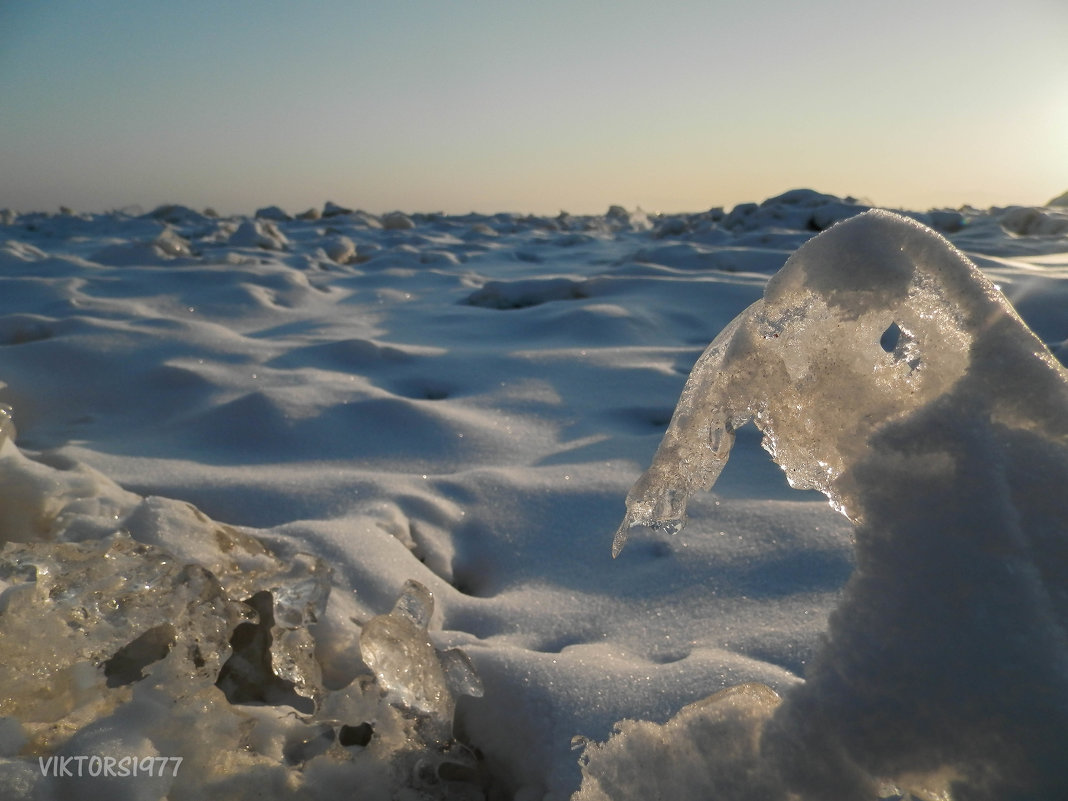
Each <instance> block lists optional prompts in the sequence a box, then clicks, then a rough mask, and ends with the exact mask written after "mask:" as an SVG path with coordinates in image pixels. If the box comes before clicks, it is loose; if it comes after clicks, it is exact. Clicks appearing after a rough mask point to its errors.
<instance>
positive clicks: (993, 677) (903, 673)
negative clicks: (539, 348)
mask: <svg viewBox="0 0 1068 801" xmlns="http://www.w3.org/2000/svg"><path fill="white" fill-rule="evenodd" d="M750 419H751V420H753V421H754V422H755V423H756V425H757V427H758V428H759V429H760V430H761V431H762V432H763V435H764V440H763V442H764V447H765V448H766V449H767V450H768V451H769V452H770V453H771V454H772V457H773V458H774V459H775V461H776V462H778V464H779V465H780V466H781V467H782V468H783V470H784V471H785V472H786V475H787V477H788V479H789V481H790V483H791V485H792V486H794V487H797V488H815V489H819V490H821V491H822V492H824V493H825V494H826V495H827V496H828V497H829V498H830V501H831V504H832V505H833V506H834V507H835V508H836V509H838V510H839V511H841V512H842V513H843V514H845V515H846V516H847V517H848V518H849V519H850V520H851V521H853V522H854V523H855V525H856V569H855V572H854V575H853V576H852V578H851V579H850V581H849V584H848V585H847V587H846V589H845V591H844V594H843V598H842V600H841V602H840V605H839V606H838V608H837V609H836V610H835V612H834V613H833V615H832V616H831V619H830V623H829V630H828V632H827V634H826V637H825V641H824V643H823V645H822V649H821V651H820V653H819V654H818V656H817V658H816V660H815V661H814V663H813V664H812V665H811V667H810V669H809V672H808V675H807V677H806V682H805V683H804V684H803V685H800V686H799V687H797V688H795V689H793V690H791V691H790V692H789V693H788V694H787V695H786V696H785V698H784V699H783V700H782V702H781V703H778V701H777V699H774V698H772V697H771V696H769V695H768V694H767V693H760V692H755V691H753V690H749V691H747V692H745V693H740V694H733V695H728V696H726V697H722V694H721V696H717V697H714V698H713V699H709V702H708V703H707V704H704V705H703V706H701V708H700V709H699V710H697V711H693V710H691V711H690V712H688V713H687V714H688V718H687V723H686V724H685V725H682V724H681V723H677V722H674V721H672V722H669V723H668V724H665V725H664V727H663V729H662V731H661V732H660V735H661V737H666V738H668V739H670V738H672V737H675V738H679V739H680V740H687V741H688V740H691V739H692V738H694V737H697V736H704V737H705V740H706V742H705V747H704V748H703V749H702V752H703V753H709V754H712V753H713V752H715V756H714V760H715V763H716V769H715V770H714V771H712V772H711V773H708V774H707V775H704V776H703V777H698V778H696V779H694V783H691V784H686V783H685V782H686V781H688V780H685V779H683V780H679V779H678V776H679V774H677V773H673V772H672V771H671V770H670V769H669V768H665V767H664V766H665V765H670V764H671V762H670V760H667V761H665V760H659V761H658V760H657V759H656V758H655V757H654V756H653V754H652V752H650V751H648V749H645V747H644V746H643V745H642V742H644V740H643V739H642V737H640V736H638V735H637V734H635V733H632V730H631V729H629V728H627V726H632V724H625V725H624V724H621V729H620V733H618V734H617V735H616V736H615V738H614V739H613V740H612V741H610V742H609V743H608V744H606V745H604V746H592V747H591V748H590V749H588V750H587V753H586V755H585V756H584V760H585V762H586V764H585V766H584V781H583V788H582V790H581V791H580V793H579V794H578V795H577V796H576V798H579V799H595V798H598V799H599V798H613V799H617V801H618V799H623V798H639V797H641V798H646V797H648V794H646V793H645V791H644V790H642V791H640V792H639V791H638V790H637V787H638V786H639V785H640V786H642V787H645V786H646V785H648V784H649V782H650V781H652V779H651V778H650V777H651V776H654V775H655V776H657V777H658V781H660V782H662V783H661V784H660V785H659V787H660V793H661V794H662V795H663V797H677V798H682V797H704V796H708V795H711V796H714V797H717V798H722V799H742V798H754V797H757V796H759V797H760V798H765V799H772V798H782V799H786V798H802V799H818V798H835V799H838V801H849V799H872V798H877V797H883V796H885V795H887V794H890V795H892V794H893V793H895V792H897V791H898V789H900V790H901V791H906V790H907V791H909V792H912V793H913V794H914V795H916V796H917V797H921V798H932V799H933V798H939V799H944V798H953V799H969V801H975V800H976V799H984V800H985V799H989V800H990V801H993V800H994V799H1005V798H1024V797H1026V798H1053V797H1064V795H1065V793H1066V792H1068V771H1066V770H1065V767H1064V761H1063V760H1064V754H1065V753H1068V496H1066V494H1065V492H1064V487H1065V486H1066V485H1068V373H1066V371H1065V369H1064V368H1063V367H1061V366H1060V365H1059V364H1058V363H1057V362H1056V361H1055V360H1054V359H1053V357H1052V355H1051V354H1050V353H1049V351H1048V350H1047V349H1046V348H1045V347H1044V346H1043V345H1042V343H1041V342H1040V341H1039V339H1038V338H1037V337H1036V336H1035V335H1034V334H1033V333H1032V332H1031V331H1030V330H1029V329H1028V328H1027V327H1026V326H1025V325H1024V323H1023V322H1022V321H1021V320H1020V318H1019V317H1018V316H1017V314H1016V313H1015V311H1014V310H1013V309H1012V308H1011V306H1010V305H1009V304H1008V302H1007V301H1006V300H1005V298H1004V297H1003V296H1002V295H1001V294H1000V292H999V291H998V290H997V289H996V288H995V287H994V286H993V284H991V283H990V281H989V280H987V279H986V278H985V277H984V276H983V275H982V274H981V273H980V272H979V270H978V269H977V268H976V267H975V266H974V265H973V264H972V263H971V262H970V261H969V260H968V259H967V258H966V257H965V256H964V255H963V254H962V253H960V252H959V251H958V250H957V249H956V248H954V247H953V246H952V245H950V244H949V243H948V242H947V241H946V240H945V239H943V238H942V237H941V236H939V235H938V234H936V233H935V232H933V231H931V230H930V229H928V228H925V227H924V226H922V225H920V224H919V223H916V222H914V221H911V220H907V219H905V218H902V217H900V216H897V215H895V214H891V213H888V212H884V211H870V212H866V213H864V214H862V215H859V216H855V217H853V218H851V219H849V220H847V221H845V222H842V223H840V224H839V225H837V226H835V227H833V228H831V229H829V230H828V231H827V232H825V233H823V234H821V235H819V236H817V237H815V238H814V239H812V240H810V241H809V242H808V243H806V244H805V245H803V246H802V247H801V248H800V249H799V250H798V251H797V252H796V253H795V254H794V255H793V256H792V257H791V258H790V259H789V260H788V261H787V263H786V264H785V266H784V267H783V268H782V270H781V271H780V272H779V273H777V274H776V275H775V276H774V277H773V278H772V279H771V280H770V281H769V283H768V285H767V288H766V291H765V295H764V298H763V300H761V301H758V302H757V303H755V304H753V305H752V306H750V307H749V308H748V309H747V310H746V311H744V312H743V313H742V314H740V315H739V316H738V317H737V318H736V319H735V320H734V321H733V322H732V323H731V324H730V325H728V326H727V328H725V329H724V331H723V332H722V333H721V334H720V335H719V336H718V337H717V338H716V339H715V340H714V341H713V342H712V344H711V345H709V347H708V348H707V350H706V351H705V352H704V354H703V355H702V356H701V357H700V359H699V360H698V361H697V363H696V365H695V366H694V368H693V371H692V372H691V374H690V378H689V380H688V381H687V383H686V386H685V388H684V389H683V392H682V396H681V398H680V400H679V403H678V406H677V408H676V410H675V414H674V417H673V418H672V421H671V424H670V426H669V427H668V430H667V433H666V434H665V436H664V439H663V441H662V443H661V445H660V448H659V450H658V451H657V453H656V456H655V457H654V459H653V463H652V465H651V466H650V468H649V469H648V470H647V471H646V472H645V473H644V474H643V475H642V477H641V478H640V479H639V480H638V482H637V483H636V484H635V486H634V487H633V489H632V490H631V492H630V493H629V495H628V497H627V513H626V516H625V518H624V521H623V524H622V525H621V526H620V529H619V531H618V532H617V534H616V538H615V542H614V543H613V553H618V552H619V550H620V549H621V548H622V547H623V544H624V543H625V541H626V536H627V532H628V530H629V529H630V528H631V527H632V526H636V525H646V526H652V527H654V528H656V527H662V528H667V529H669V530H677V529H678V528H680V527H681V526H682V525H683V523H684V520H685V509H686V501H687V499H688V498H689V496H690V495H691V494H692V493H694V492H696V491H697V490H700V489H707V488H709V487H711V486H712V484H713V483H714V482H715V481H716V479H717V477H718V476H719V474H720V471H721V470H722V469H723V466H724V464H725V463H726V461H727V457H728V455H729V453H730V448H731V445H732V443H733V440H734V432H735V430H736V429H737V428H738V427H739V426H741V425H743V424H744V423H745V422H747V421H748V420H750ZM769 692H770V691H769ZM688 709H690V708H688ZM731 710H733V711H731ZM739 710H741V711H739ZM680 714H681V713H680ZM695 716H696V719H697V721H698V723H695V722H694V720H695ZM701 720H704V721H706V724H707V725H704V727H703V728H702V724H700V721H701ZM725 720H726V721H728V723H730V721H734V723H731V724H730V725H727V724H725V723H724V721H725ZM739 721H741V722H739ZM754 721H756V722H754ZM743 723H744V725H743ZM643 725H646V724H643ZM647 725H652V724H647ZM695 726H696V728H697V729H699V730H700V731H701V732H703V735H699V734H695ZM709 727H712V728H714V729H715V730H716V731H721V730H722V731H724V732H734V733H735V735H737V733H738V732H739V731H742V732H747V734H745V736H744V737H741V739H739V737H740V735H738V736H734V735H732V736H731V737H727V736H726V735H723V736H720V735H715V734H714V733H713V734H712V735H710V734H709V732H710V731H712V729H710V728H709ZM644 736H645V737H648V735H647V734H646V735H644ZM628 738H630V739H631V740H632V741H633V746H634V747H633V748H628V743H627V741H628ZM724 753H733V755H734V756H732V757H731V758H729V759H728V758H725V757H724ZM712 758H713V757H712V756H710V757H709V759H712ZM662 768H663V769H662ZM639 773H640V774H641V777H642V778H641V782H639V784H632V782H630V781H629V780H628V779H627V777H628V776H632V777H635V778H634V781H635V782H637V781H638V780H637V778H636V775H637V774H639ZM687 775H690V774H687ZM677 780H678V781H681V782H682V784H681V785H680V784H678V783H677ZM754 786H759V787H760V788H761V789H760V792H759V793H758V794H757V796H754V795H753V794H752V792H750V791H749V790H746V789H745V788H752V787H754ZM609 788H615V789H614V790H612V789H609ZM627 788H633V789H635V792H636V794H632V793H630V792H629V790H628V789H627ZM646 789H647V788H646Z"/></svg>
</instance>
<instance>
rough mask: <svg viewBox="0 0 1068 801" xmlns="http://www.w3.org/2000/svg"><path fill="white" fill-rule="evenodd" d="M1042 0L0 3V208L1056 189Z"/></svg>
mask: <svg viewBox="0 0 1068 801" xmlns="http://www.w3.org/2000/svg"><path fill="white" fill-rule="evenodd" d="M1066 43H1068V3H1065V2H1064V0H1017V2H1014V3H1011V4H1010V3H1003V2H1002V3H995V2H984V3H977V2H974V1H973V2H964V0H899V1H898V2H893V3H887V2H883V1H882V0H880V1H879V2H871V1H870V0H854V1H853V2H851V3H848V4H846V3H842V2H841V0H806V2H797V0H746V2H739V0H730V2H723V1H722V0H700V1H698V0H657V2H655V3H654V2H651V0H645V2H636V1H634V0H614V1H613V2H593V1H592V0H541V1H540V2H536V1H533V0H526V1H525V2H521V3H520V2H511V1H510V0H487V1H486V2H483V1H482V0H388V2H386V1H385V0H378V2H375V3H367V2H362V1H361V0H320V1H317V0H305V2H300V3H294V2H274V1H273V0H251V1H249V2H228V1H227V0H211V2H202V1H201V0H181V2H175V0H166V2H157V0H139V1H138V2H136V3H130V2H128V0H51V1H50V2H47V3H44V2H21V1H20V0H0V208H3V207H9V208H13V209H17V210H20V211H30V210H39V211H55V210H57V209H58V207H59V206H61V205H65V206H68V207H71V208H73V209H75V210H79V211H92V212H96V211H106V210H110V209H119V208H128V207H133V206H139V207H141V208H143V209H145V210H149V209H152V208H154V207H156V206H158V205H160V204H162V203H181V204H184V205H188V206H192V207H194V208H205V207H211V208H214V209H215V210H217V211H218V212H220V213H223V214H233V213H251V212H252V211H254V210H255V209H257V208H259V207H262V206H266V205H279V206H282V207H283V208H284V209H286V210H287V211H290V212H291V213H296V212H300V211H303V210H304V209H307V208H309V207H313V206H316V207H321V206H322V204H323V203H324V202H325V201H327V200H330V201H333V202H336V203H339V204H342V205H345V206H349V207H352V208H362V209H366V210H368V211H372V212H378V213H382V212H386V211H391V210H395V209H399V210H403V211H408V212H418V211H423V212H433V211H442V212H446V213H453V214H463V213H467V212H471V211H476V212H482V213H493V212H499V211H513V212H529V213H535V214H556V213H558V212H560V211H562V210H566V211H569V212H571V213H603V212H604V211H605V210H606V209H607V208H608V206H609V205H611V204H620V205H623V206H626V207H628V208H634V207H641V208H643V209H645V210H646V211H650V212H681V211H701V210H704V209H707V208H711V207H714V206H726V207H728V208H729V207H730V206H732V205H734V204H735V203H739V202H745V201H759V200H762V199H764V198H766V197H770V196H772V195H776V194H779V193H780V192H783V191H785V190H787V189H791V188H798V187H808V188H813V189H818V190H820V191H824V192H831V193H834V194H838V195H843V196H845V195H852V196H855V197H858V198H863V199H865V200H869V201H871V202H873V203H877V204H879V205H884V206H892V207H899V208H911V209H926V208H933V207H958V206H960V205H962V204H971V205H974V206H978V207H987V206H992V205H1010V204H1026V205H1033V204H1041V203H1044V202H1046V201H1047V200H1049V199H1050V198H1052V197H1054V196H1056V195H1059V194H1061V193H1062V192H1064V191H1065V190H1066V189H1068V44H1066Z"/></svg>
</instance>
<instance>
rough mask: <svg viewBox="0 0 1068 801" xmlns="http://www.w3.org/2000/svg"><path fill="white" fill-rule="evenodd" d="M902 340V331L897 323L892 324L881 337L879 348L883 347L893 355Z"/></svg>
mask: <svg viewBox="0 0 1068 801" xmlns="http://www.w3.org/2000/svg"><path fill="white" fill-rule="evenodd" d="M900 339H901V329H900V328H899V327H898V325H897V323H890V325H889V326H888V327H887V329H886V330H885V331H883V335H882V336H881V337H879V347H881V348H882V349H883V350H884V351H886V352H887V353H893V352H894V350H895V349H896V348H897V343H898V341H899V340H900Z"/></svg>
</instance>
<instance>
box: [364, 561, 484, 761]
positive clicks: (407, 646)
mask: <svg viewBox="0 0 1068 801" xmlns="http://www.w3.org/2000/svg"><path fill="white" fill-rule="evenodd" d="M433 613H434V599H433V596H432V595H431V594H430V591H429V590H427V588H426V587H424V586H423V585H422V584H420V583H419V582H417V581H409V582H408V583H407V584H405V585H404V589H403V591H402V592H401V595H400V598H398V599H397V603H396V605H395V606H394V607H393V610H392V611H391V612H389V614H385V615H379V616H378V617H375V618H372V619H371V620H369V621H368V622H367V623H366V625H364V627H363V631H362V633H361V634H360V654H361V656H362V657H363V661H364V662H365V663H366V664H367V666H368V667H369V668H371V670H372V671H373V672H374V674H375V678H376V679H377V680H378V683H379V685H380V686H381V687H382V689H384V690H385V691H386V694H387V697H388V698H390V700H391V701H392V702H393V703H395V704H396V705H397V706H399V707H401V708H402V709H406V710H410V711H412V712H414V713H416V714H417V715H419V716H420V717H423V718H425V720H426V725H425V729H426V732H427V735H428V739H429V740H432V741H435V742H439V743H445V742H447V741H448V740H449V739H451V737H452V720H453V713H454V712H455V710H456V696H457V695H473V696H476V697H477V696H481V695H482V685H481V683H480V682H479V680H478V677H477V676H476V675H475V672H474V668H473V667H472V666H471V663H470V661H469V660H468V658H467V656H466V655H465V654H464V653H463V652H462V651H460V650H458V649H452V650H449V651H447V652H446V653H444V654H441V655H439V654H438V652H437V650H436V649H435V648H434V646H433V644H431V642H430V637H429V634H428V633H427V625H428V624H429V623H430V618H431V616H432V615H433Z"/></svg>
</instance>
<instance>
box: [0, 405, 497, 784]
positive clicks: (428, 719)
mask: <svg viewBox="0 0 1068 801" xmlns="http://www.w3.org/2000/svg"><path fill="white" fill-rule="evenodd" d="M3 417H4V419H7V417H6V415H3ZM9 433H10V427H9V426H8V427H6V428H3V429H0V436H2V437H4V441H3V445H2V448H0V482H2V483H3V485H4V487H5V493H4V496H3V497H2V498H0V542H4V543H5V544H4V545H3V547H2V548H0V657H2V658H0V797H3V798H16V797H18V798H36V799H41V801H59V799H63V798H72V797H93V798H112V799H119V800H120V801H121V800H122V799H146V798H153V799H155V798H164V797H166V798H168V799H169V800H170V801H179V800H180V799H199V798H205V797H211V798H222V797H225V798H228V799H242V798H248V799H253V798H255V799H260V798H334V797H339V795H340V794H343V793H351V792H352V791H353V789H354V788H358V789H359V791H360V792H361V793H362V794H363V796H364V797H371V798H388V797H411V798H421V799H431V798H449V799H459V800H460V801H462V800H463V799H481V798H482V797H483V788H482V785H481V782H482V779H481V774H480V767H479V763H478V760H477V759H476V757H475V755H474V754H473V752H471V751H470V750H469V749H468V748H466V747H465V746H464V745H462V744H460V743H458V742H457V741H456V740H455V739H454V737H453V732H452V721H453V714H454V711H455V706H456V699H457V698H458V697H459V696H460V695H463V694H468V695H473V694H480V692H481V689H480V684H479V680H478V677H477V676H476V675H475V674H474V671H473V669H472V667H471V664H470V662H469V661H468V660H467V658H466V656H465V655H463V654H462V652H460V651H458V650H457V649H452V650H449V651H446V652H444V653H441V654H439V652H438V651H437V650H436V649H435V647H434V646H433V644H432V643H431V642H430V635H429V634H428V633H427V623H428V622H429V618H430V613H431V612H432V609H433V607H432V602H431V598H430V594H429V592H428V591H427V590H426V588H425V587H423V586H422V585H420V584H418V583H416V582H409V584H408V585H407V586H406V587H405V588H404V590H403V593H402V594H401V598H400V600H399V601H398V602H397V606H396V608H395V609H394V611H393V612H391V613H389V614H386V615H380V616H378V617H373V618H371V619H370V620H368V621H366V623H365V624H364V626H363V630H362V632H361V636H360V639H361V642H360V647H359V652H356V651H355V650H351V649H350V652H349V654H348V656H347V664H346V665H344V666H342V668H341V669H338V666H336V665H334V666H332V668H333V669H332V673H333V674H334V679H333V680H332V681H330V682H328V681H326V680H325V679H324V675H323V674H324V669H323V663H324V661H325V662H329V659H328V658H327V656H326V654H325V653H324V650H323V649H325V652H329V651H331V650H333V651H337V650H338V648H337V646H336V644H334V645H333V646H331V643H329V642H326V640H329V639H330V632H331V630H334V631H336V630H338V629H340V628H344V627H346V626H352V625H353V621H352V620H351V619H350V618H351V616H350V617H345V616H344V615H341V616H340V618H339V615H338V613H337V611H336V610H335V611H331V610H330V609H329V608H328V602H329V599H330V592H331V588H332V574H331V570H330V569H329V568H328V567H327V566H326V565H325V564H324V562H323V561H322V560H321V559H319V558H318V557H314V556H311V555H308V554H304V553H299V552H293V551H291V550H287V548H286V547H284V546H283V545H281V544H278V543H268V542H266V541H264V540H261V539H260V538H258V537H256V536H253V535H252V534H250V533H247V532H245V531H242V530H240V529H237V528H233V527H231V526H226V525H222V524H219V523H216V522H215V521H212V520H210V519H209V518H208V517H207V516H206V515H204V514H202V513H201V512H200V511H199V510H197V509H195V508H194V507H192V506H190V505H189V504H186V503H182V502H179V501H173V500H167V499H163V498H155V497H150V498H144V499H142V498H139V497H138V496H136V495H134V494H133V493H129V492H125V491H123V490H121V489H120V488H118V487H117V486H115V485H114V484H113V483H111V482H110V481H108V480H107V479H105V478H104V477H102V476H100V475H99V474H96V473H94V472H93V471H91V470H88V469H86V468H76V467H75V466H73V465H65V464H64V465H59V468H62V469H57V467H55V466H48V465H45V464H41V463H40V462H37V461H34V460H31V459H29V458H27V457H26V456H25V455H24V454H23V453H22V452H21V451H20V450H19V449H18V448H16V447H15V445H14V443H13V442H12V441H11V440H10V439H8V438H7V437H6V435H7V434H9ZM361 654H362V656H363V658H364V659H365V660H366V663H367V666H368V667H370V668H371V669H372V671H373V672H374V674H375V675H374V676H371V675H366V674H361V670H360V668H361V667H362V664H361V663H360V655H361ZM333 658H334V659H335V660H337V659H342V660H345V659H346V657H345V656H344V654H342V655H340V656H338V655H337V654H335V656H334V657H333ZM338 675H341V676H344V677H345V678H344V680H342V681H338V680H337V676H338ZM87 754H91V755H93V756H94V757H96V758H99V759H111V760H113V764H116V763H117V760H120V759H123V758H137V759H144V758H161V759H162V758H165V759H177V758H178V757H181V760H182V761H181V764H180V770H179V769H175V770H174V771H173V773H172V774H170V775H167V776H165V777H163V776H161V775H148V774H145V775H142V776H140V777H136V776H135V777H131V776H130V775H129V773H127V774H125V775H119V774H115V775H111V776H107V775H97V776H95V777H94V778H93V780H92V782H91V783H89V784H86V781H87V780H86V778H85V776H82V775H79V774H77V773H74V774H65V773H63V772H61V771H59V769H58V767H56V768H55V769H54V770H53V769H52V767H49V766H53V767H54V766H58V765H61V764H66V765H68V766H69V764H70V760H72V759H76V758H78V755H87ZM63 760H66V761H65V762H64V761H63ZM172 764H173V763H172ZM90 791H91V792H90ZM87 792H89V793H90V794H89V795H86V793H87ZM405 793H408V795H405Z"/></svg>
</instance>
